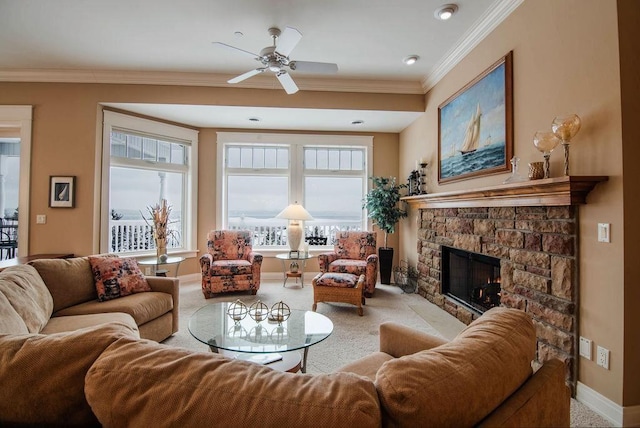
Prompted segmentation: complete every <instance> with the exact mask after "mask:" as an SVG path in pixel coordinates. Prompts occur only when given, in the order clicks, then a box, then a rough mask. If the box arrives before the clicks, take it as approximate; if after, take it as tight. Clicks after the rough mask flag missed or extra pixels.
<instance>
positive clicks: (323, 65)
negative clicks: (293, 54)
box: [289, 61, 338, 74]
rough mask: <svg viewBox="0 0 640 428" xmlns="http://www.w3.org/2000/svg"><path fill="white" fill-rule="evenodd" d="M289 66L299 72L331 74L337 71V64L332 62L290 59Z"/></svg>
mask: <svg viewBox="0 0 640 428" xmlns="http://www.w3.org/2000/svg"><path fill="white" fill-rule="evenodd" d="M289 68H291V69H292V70H295V71H299V72H301V73H318V74H333V73H337V72H338V64H334V63H332V62H313V61H291V62H290V63H289Z"/></svg>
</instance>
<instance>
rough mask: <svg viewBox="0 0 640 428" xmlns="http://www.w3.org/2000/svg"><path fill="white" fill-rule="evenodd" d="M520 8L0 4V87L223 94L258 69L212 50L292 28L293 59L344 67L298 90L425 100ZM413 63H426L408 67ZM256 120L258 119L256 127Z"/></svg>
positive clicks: (62, 0)
mask: <svg viewBox="0 0 640 428" xmlns="http://www.w3.org/2000/svg"><path fill="white" fill-rule="evenodd" d="M521 1H522V0H457V1H455V3H456V4H457V5H458V12H457V13H456V14H455V15H454V17H453V18H452V19H450V20H449V21H446V22H443V21H438V20H436V19H435V18H434V16H433V14H434V11H435V10H436V9H437V8H438V7H439V6H441V5H443V4H444V3H446V0H445V1H442V0H396V1H389V0H325V1H311V0H182V1H175V0H112V1H104V0H56V1H42V0H0V41H1V42H0V81H80V82H106V83H141V84H144V83H158V82H163V81H171V82H175V81H182V82H185V83H186V84H191V85H210V86H227V85H228V84H227V83H226V80H227V79H228V78H230V77H233V76H235V75H238V74H241V73H244V72H246V71H248V70H250V69H252V68H255V67H256V64H257V63H256V62H255V61H253V60H252V59H251V58H250V57H248V56H244V55H241V54H236V53H234V52H232V51H230V50H225V49H221V48H219V47H217V46H215V45H212V43H211V42H214V41H220V42H224V43H227V44H230V45H233V46H237V47H239V48H241V49H244V50H247V51H250V52H254V53H258V52H259V51H260V50H261V49H262V48H263V47H265V46H269V45H271V39H270V37H269V35H268V33H267V29H268V28H269V27H273V26H276V27H280V28H281V29H284V28H285V27H286V26H291V27H295V28H297V29H298V30H299V31H300V32H301V33H302V34H303V38H302V40H301V41H300V43H299V44H298V45H297V46H296V48H295V49H294V51H293V52H292V54H291V55H290V58H291V59H294V60H295V59H297V60H302V61H320V62H333V63H336V64H338V68H339V71H338V73H337V74H336V75H331V76H313V75H308V74H307V75H301V74H299V73H296V72H295V71H294V72H292V73H291V75H292V77H293V78H294V80H295V81H296V83H297V84H298V86H299V87H300V89H301V90H305V89H306V90H309V89H313V90H346V89H345V88H349V90H361V91H368V92H372V91H373V88H378V90H377V92H380V88H383V92H396V93H424V92H425V91H426V90H427V89H429V88H430V87H431V86H433V84H434V83H435V82H436V81H437V80H439V78H440V77H442V75H443V74H444V73H446V72H447V71H448V70H449V69H450V68H451V67H453V65H455V63H456V62H457V60H459V59H460V57H462V56H463V54H464V53H465V52H466V51H468V50H470V49H471V48H472V47H473V46H475V45H476V44H477V43H478V42H479V41H480V40H481V38H482V37H484V35H486V34H487V33H488V32H489V31H490V30H491V29H493V28H494V27H495V26H496V25H497V24H498V23H499V22H500V21H501V20H502V19H504V17H505V16H507V15H508V14H509V13H510V12H511V11H512V10H513V9H514V8H515V7H517V5H519V4H520V2H521ZM235 32H242V33H243V36H241V37H238V36H236V35H235V34H234V33H235ZM407 55H419V56H420V60H419V61H418V62H417V63H416V64H415V65H413V66H406V65H405V64H403V62H402V59H403V58H404V57H406V56H407ZM163 79H164V80H163ZM243 87H268V88H273V89H275V90H281V89H280V88H279V86H278V84H277V80H276V79H275V77H274V76H273V75H269V76H257V77H254V78H251V79H249V80H247V81H245V82H244V83H243ZM354 88H355V89H354ZM291 96H295V95H291ZM112 105H113V106H115V107H118V108H122V109H125V110H131V111H135V112H138V113H142V114H148V115H151V116H155V117H161V118H165V119H168V120H173V121H176V122H182V123H186V124H190V125H194V126H199V127H208V126H212V127H234V128H260V129H317V130H351V131H353V130H356V129H354V128H353V126H351V125H350V121H351V120H355V119H362V120H364V121H365V124H364V125H360V127H358V128H357V130H358V131H388V132H398V131H399V130H401V129H402V128H404V127H405V126H407V125H408V124H410V123H411V122H412V121H413V120H414V119H415V117H416V113H415V112H395V113H390V112H372V111H358V112H357V114H355V113H354V114H346V113H347V112H345V111H340V110H337V111H336V110H302V109H277V108H259V109H257V108H251V107H235V108H229V107H214V106H168V105H145V104H132V105H128V104H112ZM352 113H353V112H352ZM357 116H360V117H357ZM249 117H260V118H261V119H262V121H261V122H259V123H258V124H254V123H251V122H248V120H247V119H248V118H249ZM345 118H347V119H348V120H349V124H347V125H348V126H347V125H345V124H344V123H343V122H344V121H345Z"/></svg>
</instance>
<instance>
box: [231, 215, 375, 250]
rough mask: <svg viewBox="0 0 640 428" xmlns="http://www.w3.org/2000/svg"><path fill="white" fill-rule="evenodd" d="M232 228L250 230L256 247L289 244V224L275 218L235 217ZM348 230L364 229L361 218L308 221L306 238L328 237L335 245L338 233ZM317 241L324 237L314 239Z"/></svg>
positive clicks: (305, 232)
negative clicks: (276, 220)
mask: <svg viewBox="0 0 640 428" xmlns="http://www.w3.org/2000/svg"><path fill="white" fill-rule="evenodd" d="M228 227H229V229H231V230H250V231H251V232H252V235H253V246H254V247H271V246H287V245H288V242H287V226H286V224H282V223H281V221H279V222H278V224H275V223H274V219H234V220H230V221H229V226H228ZM347 230H354V231H358V230H362V222H361V221H360V220H337V221H336V220H326V221H322V220H314V221H309V222H306V224H305V227H304V236H305V239H306V238H309V237H317V238H326V245H333V243H334V242H335V239H336V233H338V232H340V231H347ZM314 241H316V242H318V241H323V239H317V240H314Z"/></svg>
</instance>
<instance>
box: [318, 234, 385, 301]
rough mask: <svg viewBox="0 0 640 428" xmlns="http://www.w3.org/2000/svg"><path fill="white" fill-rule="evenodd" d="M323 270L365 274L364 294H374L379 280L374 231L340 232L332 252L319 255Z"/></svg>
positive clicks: (367, 295)
mask: <svg viewBox="0 0 640 428" xmlns="http://www.w3.org/2000/svg"><path fill="white" fill-rule="evenodd" d="M318 264H319V265H320V271H321V272H341V273H352V274H354V275H356V276H360V275H362V274H364V276H365V287H364V295H365V296H366V297H371V296H373V292H374V291H375V289H376V281H377V280H378V255H377V254H376V234H375V233H374V232H338V233H337V234H336V243H335V246H334V250H333V252H331V253H323V254H319V255H318Z"/></svg>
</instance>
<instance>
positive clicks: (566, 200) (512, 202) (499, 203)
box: [401, 176, 609, 208]
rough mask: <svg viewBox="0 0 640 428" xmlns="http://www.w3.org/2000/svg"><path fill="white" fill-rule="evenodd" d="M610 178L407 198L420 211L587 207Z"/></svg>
mask: <svg viewBox="0 0 640 428" xmlns="http://www.w3.org/2000/svg"><path fill="white" fill-rule="evenodd" d="M608 179H609V177H607V176H564V177H557V178H545V179H541V180H530V181H522V182H519V183H512V184H501V185H498V186H491V187H481V188H478V189H466V190H454V191H451V192H440V193H430V194H425V195H414V196H405V197H403V198H401V199H402V200H403V201H406V202H407V203H409V204H410V205H411V206H415V207H417V208H469V207H513V206H527V207H531V206H561V205H578V204H586V199H587V195H588V194H589V192H590V191H591V190H593V188H594V187H595V186H596V184H598V183H600V182H603V181H607V180H608Z"/></svg>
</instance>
